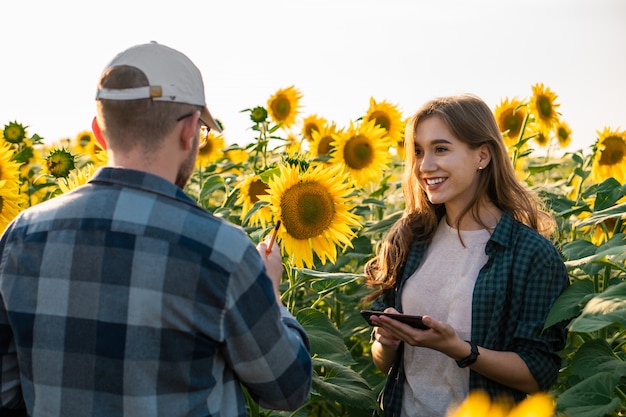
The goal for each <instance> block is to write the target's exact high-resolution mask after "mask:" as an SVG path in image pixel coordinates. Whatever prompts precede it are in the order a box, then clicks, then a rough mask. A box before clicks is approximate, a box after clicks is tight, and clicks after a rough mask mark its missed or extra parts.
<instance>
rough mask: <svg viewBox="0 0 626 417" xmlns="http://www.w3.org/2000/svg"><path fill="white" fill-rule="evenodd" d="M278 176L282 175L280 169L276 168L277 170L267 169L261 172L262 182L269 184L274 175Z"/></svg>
mask: <svg viewBox="0 0 626 417" xmlns="http://www.w3.org/2000/svg"><path fill="white" fill-rule="evenodd" d="M278 174H280V168H278V167H276V168H271V169H267V170H265V171H263V172H261V173H260V174H259V177H261V181H263V182H264V183H266V184H267V183H268V182H269V180H270V179H271V178H272V177H273V176H274V175H278Z"/></svg>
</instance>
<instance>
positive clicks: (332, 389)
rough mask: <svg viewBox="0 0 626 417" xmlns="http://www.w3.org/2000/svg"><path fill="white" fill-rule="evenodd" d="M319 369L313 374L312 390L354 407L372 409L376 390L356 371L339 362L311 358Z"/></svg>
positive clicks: (374, 403)
mask: <svg viewBox="0 0 626 417" xmlns="http://www.w3.org/2000/svg"><path fill="white" fill-rule="evenodd" d="M313 366H315V367H316V369H319V370H320V374H319V375H318V374H317V373H316V374H315V375H314V376H313V392H314V393H315V394H317V395H319V396H321V397H324V398H326V399H329V400H332V401H337V402H339V403H341V404H346V405H349V406H351V407H356V408H366V409H374V408H375V406H376V392H374V390H372V388H371V387H370V386H369V385H368V384H367V382H366V381H365V379H363V378H362V377H361V376H360V375H359V374H358V373H356V372H355V371H353V370H352V369H350V368H348V367H346V366H343V365H341V364H338V363H335V362H332V361H329V360H325V359H321V358H313Z"/></svg>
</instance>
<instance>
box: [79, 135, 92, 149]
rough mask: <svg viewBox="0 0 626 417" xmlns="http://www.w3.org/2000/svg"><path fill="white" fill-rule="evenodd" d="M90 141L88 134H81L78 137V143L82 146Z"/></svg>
mask: <svg viewBox="0 0 626 417" xmlns="http://www.w3.org/2000/svg"><path fill="white" fill-rule="evenodd" d="M90 142H91V136H89V135H81V137H80V138H79V139H78V145H79V146H81V147H83V148H84V147H85V146H87V145H89V143H90Z"/></svg>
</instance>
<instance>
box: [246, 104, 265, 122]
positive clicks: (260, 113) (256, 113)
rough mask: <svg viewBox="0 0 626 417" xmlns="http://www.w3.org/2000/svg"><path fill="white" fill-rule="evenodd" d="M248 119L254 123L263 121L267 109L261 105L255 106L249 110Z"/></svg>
mask: <svg viewBox="0 0 626 417" xmlns="http://www.w3.org/2000/svg"><path fill="white" fill-rule="evenodd" d="M250 119H252V121H253V122H254V123H263V122H264V121H266V120H267V110H265V107H263V106H257V107H255V108H253V109H252V111H251V112H250Z"/></svg>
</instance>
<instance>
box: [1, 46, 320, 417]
mask: <svg viewBox="0 0 626 417" xmlns="http://www.w3.org/2000/svg"><path fill="white" fill-rule="evenodd" d="M96 100H97V126H96V127H97V129H96V132H97V135H99V136H100V137H99V139H100V140H103V141H104V142H105V143H106V147H107V152H108V159H109V166H108V167H105V168H101V169H100V170H98V171H97V172H96V174H95V175H94V176H93V178H92V179H91V180H90V181H89V182H88V183H87V184H86V185H85V186H83V187H80V188H78V189H75V190H74V191H72V192H69V193H67V194H64V195H62V196H59V197H56V198H54V199H51V200H49V201H46V202H44V203H41V204H39V205H36V206H34V207H32V208H30V209H28V210H25V211H24V212H22V213H21V214H20V215H19V216H18V218H16V219H15V220H14V222H13V223H12V224H11V225H10V226H9V228H8V229H7V231H6V233H5V234H4V236H3V237H2V240H1V241H0V251H1V254H2V258H1V263H0V295H1V299H0V364H1V370H2V373H1V377H0V390H1V391H0V414H2V412H3V411H4V412H8V410H20V409H24V408H25V409H26V411H27V412H28V415H30V416H32V417H37V416H63V417H72V416H80V417H84V416H245V415H246V409H245V404H246V402H245V396H244V393H243V390H242V388H241V385H243V386H245V387H246V390H247V392H248V393H249V394H250V396H251V397H252V398H253V399H255V400H256V401H257V402H259V403H260V405H262V406H263V407H266V408H276V409H295V408H297V407H299V406H301V405H302V404H303V403H304V402H306V400H307V399H308V395H309V392H310V387H311V377H312V366H311V359H310V356H309V353H308V340H307V337H306V334H305V332H304V330H303V329H302V327H301V326H300V325H299V324H298V322H297V321H296V320H295V318H294V317H293V316H292V315H291V314H289V312H288V311H287V309H286V308H285V307H284V306H283V305H282V304H281V302H280V298H279V295H278V285H279V283H280V280H281V277H282V272H283V269H282V263H281V257H280V254H279V250H278V249H277V248H276V246H274V250H273V251H271V252H270V253H269V254H268V255H266V254H265V250H266V249H267V243H266V242H262V243H260V244H259V245H258V246H257V247H256V248H255V246H254V245H253V244H252V242H251V241H250V240H249V238H248V236H247V235H246V234H245V233H244V232H243V230H242V229H240V228H238V227H236V226H233V225H230V224H228V223H227V222H225V221H224V220H222V219H219V218H216V217H214V216H212V215H211V214H209V213H207V212H206V211H205V210H203V209H201V208H200V207H199V206H198V205H197V204H196V203H195V202H194V201H193V200H192V199H190V198H189V197H188V196H187V195H185V194H184V193H183V191H182V187H184V185H185V184H186V182H187V181H188V179H189V177H190V175H191V173H192V170H193V167H194V164H195V159H196V156H197V153H198V143H199V130H200V128H201V127H204V128H210V129H215V130H218V131H219V130H220V128H219V126H218V125H217V124H216V122H215V121H214V119H213V117H212V116H211V114H210V112H209V110H208V108H207V107H206V105H205V95H204V85H203V82H202V77H201V75H200V71H199V70H198V68H196V66H195V65H194V64H193V63H192V62H191V61H190V60H189V59H188V58H187V57H186V56H185V55H183V54H182V53H180V52H178V51H176V50H174V49H171V48H168V47H166V46H163V45H160V44H157V43H154V42H152V43H149V44H144V45H138V46H135V47H132V48H129V49H127V50H126V51H124V52H122V53H120V54H119V55H117V56H116V57H115V58H114V59H113V61H112V62H111V63H110V64H109V65H107V67H106V69H105V70H104V72H103V74H102V76H101V78H100V82H99V86H98V90H97V95H96Z"/></svg>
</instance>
